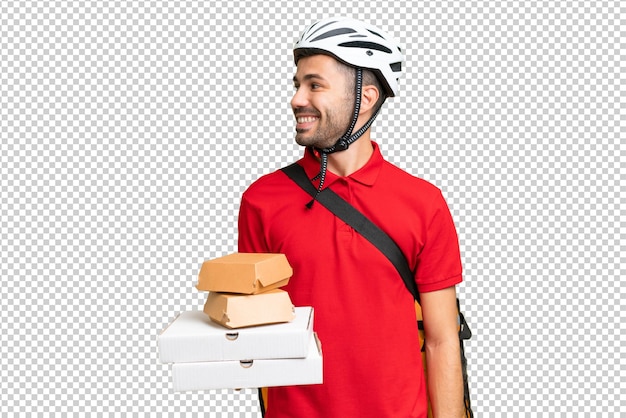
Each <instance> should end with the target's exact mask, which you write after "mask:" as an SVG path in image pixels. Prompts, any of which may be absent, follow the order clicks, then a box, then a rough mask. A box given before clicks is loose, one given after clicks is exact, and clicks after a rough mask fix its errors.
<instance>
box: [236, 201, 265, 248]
mask: <svg viewBox="0 0 626 418" xmlns="http://www.w3.org/2000/svg"><path fill="white" fill-rule="evenodd" d="M238 248H239V250H238V251H239V252H241V253H267V252H269V251H268V247H267V243H266V241H265V234H264V232H263V222H262V219H261V213H260V210H259V209H258V208H254V207H253V205H251V204H250V202H249V201H248V200H247V199H246V193H244V194H243V197H242V198H241V205H240V207H239V219H238Z"/></svg>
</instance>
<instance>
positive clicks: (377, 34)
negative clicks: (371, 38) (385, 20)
mask: <svg viewBox="0 0 626 418" xmlns="http://www.w3.org/2000/svg"><path fill="white" fill-rule="evenodd" d="M367 31H368V32H369V33H371V34H372V35H376V36H378V37H379V38H380V39H385V37H384V36H382V35H381V34H380V33H376V32H374V31H373V30H371V29H368V30H367Z"/></svg>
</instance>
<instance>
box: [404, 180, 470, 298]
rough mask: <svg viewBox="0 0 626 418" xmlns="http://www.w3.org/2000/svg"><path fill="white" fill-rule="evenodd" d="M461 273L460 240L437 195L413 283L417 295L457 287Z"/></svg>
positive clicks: (442, 199) (441, 200) (442, 200)
mask: <svg viewBox="0 0 626 418" xmlns="http://www.w3.org/2000/svg"><path fill="white" fill-rule="evenodd" d="M461 272H462V268H461V254H460V251H459V238H458V236H457V233H456V228H455V227H454V222H453V220H452V215H451V214H450V209H449V208H448V205H447V204H446V201H445V200H444V198H443V196H442V195H441V192H439V193H438V195H437V200H436V201H435V202H434V206H433V212H432V216H431V219H430V221H429V223H428V228H427V231H426V240H425V243H424V247H423V248H422V251H421V252H420V254H419V257H418V267H417V271H416V274H415V280H416V282H417V286H418V289H419V291H420V292H432V291H435V290H441V289H445V288H446V287H450V286H454V285H456V284H458V283H460V282H461V280H462V277H461Z"/></svg>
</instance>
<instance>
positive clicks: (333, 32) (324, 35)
mask: <svg viewBox="0 0 626 418" xmlns="http://www.w3.org/2000/svg"><path fill="white" fill-rule="evenodd" d="M348 33H356V31H355V30H354V29H351V28H339V29H333V30H330V31H328V32H326V33H322V34H321V35H320V36H318V37H317V38H315V39H312V40H311V42H315V41H319V40H321V39H326V38H332V37H333V36H339V35H345V34H348Z"/></svg>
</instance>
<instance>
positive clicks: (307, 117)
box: [296, 116, 317, 123]
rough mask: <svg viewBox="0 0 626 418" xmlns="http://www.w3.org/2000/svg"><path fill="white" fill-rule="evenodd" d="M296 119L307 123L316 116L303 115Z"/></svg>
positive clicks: (314, 119) (312, 120)
mask: <svg viewBox="0 0 626 418" xmlns="http://www.w3.org/2000/svg"><path fill="white" fill-rule="evenodd" d="M296 120H297V121H298V123H309V122H314V121H316V120H317V118H316V117H313V116H305V117H299V118H296Z"/></svg>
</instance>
